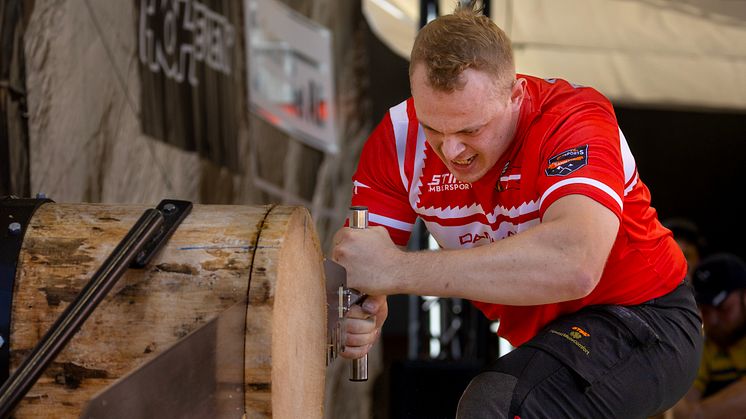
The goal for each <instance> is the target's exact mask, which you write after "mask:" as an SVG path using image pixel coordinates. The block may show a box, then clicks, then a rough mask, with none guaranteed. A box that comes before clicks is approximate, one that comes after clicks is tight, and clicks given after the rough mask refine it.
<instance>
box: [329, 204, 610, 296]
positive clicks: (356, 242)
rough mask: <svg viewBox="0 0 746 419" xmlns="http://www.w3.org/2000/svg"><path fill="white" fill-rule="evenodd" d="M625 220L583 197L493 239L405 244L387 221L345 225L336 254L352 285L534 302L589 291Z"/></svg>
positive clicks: (383, 291)
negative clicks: (425, 246)
mask: <svg viewBox="0 0 746 419" xmlns="http://www.w3.org/2000/svg"><path fill="white" fill-rule="evenodd" d="M618 228H619V219H618V218H617V217H616V215H614V213H612V212H611V211H610V210H609V209H607V208H606V207H605V206H603V205H601V204H599V203H598V202H596V201H594V200H592V199H590V198H588V197H585V196H582V195H568V196H565V197H562V198H560V199H558V200H557V201H556V202H554V203H553V204H552V205H551V206H550V207H549V208H548V209H547V210H546V212H545V213H544V217H543V220H542V223H541V224H539V225H537V226H535V227H533V228H531V229H529V230H527V231H525V232H522V233H521V234H518V235H516V236H512V237H509V238H507V239H504V240H501V241H497V242H494V243H491V244H489V245H486V246H482V247H478V248H474V249H463V250H446V251H438V252H427V251H426V252H417V253H405V252H402V251H400V250H398V249H397V248H396V247H395V246H394V245H393V243H391V241H390V239H389V238H388V234H387V233H386V231H385V230H384V229H383V228H372V229H369V230H352V229H343V230H340V232H339V233H338V235H337V238H336V241H337V242H338V243H339V244H338V245H337V246H336V247H335V250H334V253H333V256H334V258H335V259H336V260H337V261H339V262H340V263H341V264H342V265H344V266H345V267H346V268H347V272H348V285H349V286H351V287H353V288H357V289H360V290H362V291H364V292H367V293H369V294H372V295H391V294H417V295H437V296H441V297H460V298H468V299H472V300H479V301H484V302H491V303H498V304H511V305H532V304H546V303H552V302H558V301H566V300H572V299H576V298H581V297H583V296H585V295H588V294H589V293H590V292H591V291H592V290H593V288H594V287H595V286H596V284H597V283H598V280H599V279H600V277H601V273H602V272H603V268H604V264H605V263H606V259H607V257H608V255H609V252H610V251H611V247H612V245H613V244H614V240H615V238H616V234H617V230H618Z"/></svg>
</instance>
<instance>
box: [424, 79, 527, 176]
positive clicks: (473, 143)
mask: <svg viewBox="0 0 746 419" xmlns="http://www.w3.org/2000/svg"><path fill="white" fill-rule="evenodd" d="M426 73H427V70H426V68H425V66H424V65H423V64H418V65H417V66H416V67H415V70H414V72H413V74H412V78H411V80H410V82H411V87H412V97H413V98H414V106H415V110H416V112H417V118H418V119H419V121H420V125H422V127H423V129H424V132H425V137H426V138H427V142H428V143H429V144H430V146H431V147H432V148H433V150H434V151H435V152H436V153H437V154H438V156H439V157H440V159H441V160H442V161H443V163H445V165H446V167H448V170H449V171H450V172H451V173H452V174H453V175H454V176H456V178H457V179H458V180H460V181H461V182H467V183H471V182H475V181H477V180H479V179H480V178H481V177H482V176H484V175H485V173H487V171H489V170H490V168H492V166H494V165H495V163H497V160H498V159H499V158H500V156H501V155H502V154H503V153H504V152H505V150H506V149H507V148H508V146H509V145H510V142H511V140H512V139H513V136H514V134H515V128H516V125H517V123H518V116H519V113H520V105H521V101H522V99H523V89H524V87H523V84H524V82H525V81H524V80H522V79H519V80H518V81H517V82H516V83H515V84H514V85H513V87H512V89H511V91H510V92H507V91H505V89H503V91H500V90H499V89H498V87H497V86H496V84H495V82H494V80H493V79H492V78H490V76H489V75H487V74H486V73H484V72H481V71H476V70H472V69H466V70H464V72H463V73H462V74H461V77H462V78H463V80H464V81H465V85H464V86H463V88H462V89H456V90H454V91H453V92H443V91H441V90H436V89H433V88H432V87H430V85H429V84H428V82H427V74H426Z"/></svg>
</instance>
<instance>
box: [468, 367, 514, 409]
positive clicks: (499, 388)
mask: <svg viewBox="0 0 746 419" xmlns="http://www.w3.org/2000/svg"><path fill="white" fill-rule="evenodd" d="M517 382H518V379H517V378H515V377H513V376H512V375H508V374H504V373H501V372H494V371H486V372H483V373H481V374H479V375H477V376H476V377H474V379H473V380H471V383H469V386H468V387H467V388H466V390H465V391H464V394H463V395H462V396H461V400H459V403H458V411H457V412H456V418H457V419H502V418H508V411H509V410H510V402H511V400H512V398H513V390H514V389H515V385H516V383H517Z"/></svg>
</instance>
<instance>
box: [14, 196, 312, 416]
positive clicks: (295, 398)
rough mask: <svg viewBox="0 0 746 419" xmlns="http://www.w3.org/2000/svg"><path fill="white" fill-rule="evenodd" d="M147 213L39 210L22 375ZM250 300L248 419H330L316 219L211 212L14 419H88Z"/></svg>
mask: <svg viewBox="0 0 746 419" xmlns="http://www.w3.org/2000/svg"><path fill="white" fill-rule="evenodd" d="M145 209H146V207H143V206H132V205H128V206H120V205H103V204H98V205H83V204H52V203H50V204H45V205H43V206H42V207H41V208H39V210H38V211H37V212H36V214H35V215H34V217H33V219H32V220H31V223H30V225H29V229H28V231H27V233H26V236H25V238H24V243H23V248H22V250H21V254H20V257H19V268H18V273H17V275H16V284H15V290H14V302H13V317H12V323H11V340H10V344H11V371H12V370H14V369H15V368H17V367H18V366H19V364H20V363H21V361H22V360H23V358H24V357H25V356H26V355H27V354H28V353H29V352H30V350H31V349H32V348H33V347H34V345H35V344H36V343H37V342H38V341H39V340H40V338H41V337H42V336H43V335H44V333H46V331H47V329H48V328H49V327H50V326H51V324H52V323H53V322H54V321H55V319H56V318H57V317H58V316H59V315H60V313H61V312H62V311H63V310H64V309H65V307H66V306H67V305H68V304H69V303H70V302H71V301H72V300H73V299H74V298H75V296H76V295H77V294H78V292H79V291H80V290H81V289H82V287H83V286H84V285H85V283H86V282H87V280H88V279H89V278H90V277H91V276H92V275H93V273H94V272H95V271H96V269H97V268H98V267H99V266H100V265H101V263H102V262H103V260H104V259H105V258H106V257H107V256H108V254H109V253H110V252H111V251H112V250H113V248H114V247H115V246H116V244H117V243H118V242H119V241H120V240H121V239H122V238H123V237H124V235H125V234H126V232H127V231H128V229H129V228H130V227H131V226H132V225H133V224H134V223H135V222H136V221H137V219H138V217H139V216H140V214H141V213H142V212H143V211H144V210H145ZM247 293H248V298H249V307H248V310H247V316H246V319H247V322H246V333H245V364H246V367H245V371H244V376H245V382H246V386H245V396H246V412H247V417H250V418H255V417H272V416H275V417H282V418H286V417H287V418H295V417H304V418H313V417H321V416H322V415H323V412H322V410H323V398H324V390H323V388H324V372H325V365H324V362H325V339H326V330H325V329H326V305H325V288H324V283H323V267H322V263H321V251H320V248H319V243H318V239H317V236H316V232H315V230H314V227H313V222H312V220H311V218H310V216H309V214H308V211H306V210H305V209H304V208H300V207H287V206H255V207H251V206H207V205H195V207H194V209H193V210H192V213H191V214H190V215H189V216H188V217H187V219H186V220H185V221H184V223H183V224H182V225H181V226H180V227H179V229H178V230H177V231H176V233H175V234H174V235H173V237H172V238H171V240H169V242H168V243H167V245H166V246H164V248H163V249H162V250H161V252H160V253H159V254H158V255H157V256H156V257H155V258H154V259H153V261H152V262H151V263H150V264H149V266H147V267H146V268H145V269H143V270H135V269H130V270H128V271H127V273H126V274H125V275H124V276H123V277H122V278H121V279H120V280H119V282H118V284H117V285H116V286H115V287H114V289H113V290H112V292H111V293H110V294H109V296H108V297H107V298H106V299H105V300H104V301H103V302H102V303H101V305H100V306H99V307H98V309H97V310H96V311H94V313H93V314H92V316H91V317H90V318H89V319H88V321H87V322H86V323H85V324H84V326H83V327H82V328H81V330H80V331H79V332H78V333H77V334H76V335H75V337H74V338H73V339H72V340H71V342H70V344H69V345H68V346H67V348H66V349H65V350H64V351H63V352H61V353H60V355H59V356H58V357H57V358H56V359H55V361H54V362H53V363H52V365H50V366H49V368H47V370H46V371H45V372H44V374H43V375H42V376H41V378H40V379H39V381H38V382H37V383H36V385H35V386H34V387H33V388H32V389H31V390H30V391H29V393H28V394H27V396H26V397H25V398H24V400H23V401H22V402H21V404H19V406H18V408H17V409H16V411H15V414H14V416H15V417H16V418H27V417H28V418H31V417H33V418H36V417H58V418H68V417H70V418H72V417H78V416H79V414H80V412H81V410H82V409H83V407H84V406H85V404H86V403H87V402H88V401H89V400H90V399H91V398H92V397H94V396H95V395H96V394H97V393H98V392H99V391H101V390H103V389H104V388H106V387H107V386H108V385H110V384H111V383H113V382H114V381H115V380H116V379H118V378H120V377H122V376H123V375H126V374H127V373H128V372H130V371H132V370H134V369H135V368H137V367H138V366H140V365H142V364H143V363H144V362H146V361H148V360H149V359H152V358H153V357H154V356H156V355H158V354H159V353H161V352H163V351H164V350H166V349H167V348H169V347H170V346H171V345H173V344H174V343H175V342H177V341H178V340H179V339H180V338H182V337H184V336H185V335H187V334H188V333H189V332H191V331H192V330H195V329H196V328H197V327H199V326H200V325H202V324H204V323H206V322H208V321H209V320H211V319H212V318H214V317H215V316H216V315H217V314H219V313H220V312H221V311H223V310H225V309H226V308H228V307H230V306H232V305H233V304H234V303H236V302H238V301H239V300H241V299H242V298H243V297H244V296H246V295H247Z"/></svg>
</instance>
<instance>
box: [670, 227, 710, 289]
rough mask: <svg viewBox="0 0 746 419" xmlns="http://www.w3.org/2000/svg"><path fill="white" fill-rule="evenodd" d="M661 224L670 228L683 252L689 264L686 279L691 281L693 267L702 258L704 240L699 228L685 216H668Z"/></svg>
mask: <svg viewBox="0 0 746 419" xmlns="http://www.w3.org/2000/svg"><path fill="white" fill-rule="evenodd" d="M663 226H664V227H666V228H667V229H669V230H671V232H672V233H673V237H674V239H675V240H676V243H677V244H678V245H679V247H681V251H682V252H684V257H685V258H686V262H687V264H688V265H689V269H688V271H687V274H686V279H687V280H688V281H691V278H692V272H693V271H694V267H695V266H697V263H699V260H700V258H702V256H703V255H704V254H703V251H704V247H705V240H704V238H703V237H702V235H701V234H700V232H699V228H697V225H696V224H694V222H692V221H691V220H688V219H686V218H670V219H667V220H665V221H664V222H663Z"/></svg>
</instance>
